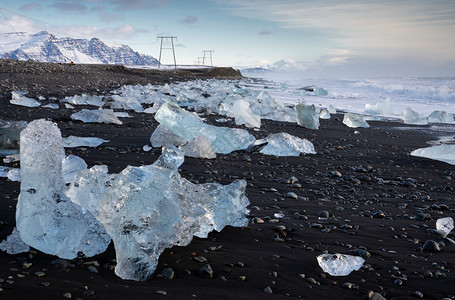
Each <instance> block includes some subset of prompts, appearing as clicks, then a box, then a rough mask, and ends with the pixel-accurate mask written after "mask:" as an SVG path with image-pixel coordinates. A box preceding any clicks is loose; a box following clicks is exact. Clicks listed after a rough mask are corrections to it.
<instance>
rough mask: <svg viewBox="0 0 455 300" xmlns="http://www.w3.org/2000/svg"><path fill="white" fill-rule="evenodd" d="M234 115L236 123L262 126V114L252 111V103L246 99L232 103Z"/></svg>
mask: <svg viewBox="0 0 455 300" xmlns="http://www.w3.org/2000/svg"><path fill="white" fill-rule="evenodd" d="M231 113H232V115H233V116H234V118H235V124H237V125H245V126H246V127H249V128H251V127H256V128H260V127H261V116H258V115H255V114H253V113H252V112H251V109H250V104H249V103H248V102H246V101H245V100H237V101H235V102H234V105H232V110H231Z"/></svg>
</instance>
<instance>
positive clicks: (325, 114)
mask: <svg viewBox="0 0 455 300" xmlns="http://www.w3.org/2000/svg"><path fill="white" fill-rule="evenodd" d="M319 118H320V119H325V120H328V119H330V113H329V111H328V110H327V109H325V108H323V109H321V113H320V114H319Z"/></svg>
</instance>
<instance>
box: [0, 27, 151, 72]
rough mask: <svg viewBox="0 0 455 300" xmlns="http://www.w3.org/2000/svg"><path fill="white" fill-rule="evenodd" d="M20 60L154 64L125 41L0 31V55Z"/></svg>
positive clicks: (147, 56) (45, 33) (44, 32)
mask: <svg viewBox="0 0 455 300" xmlns="http://www.w3.org/2000/svg"><path fill="white" fill-rule="evenodd" d="M4 54H6V55H7V56H8V57H9V58H13V59H19V60H29V59H31V60H36V61H43V62H57V63H69V62H70V61H72V62H74V63H86V64H121V65H156V64H157V63H158V61H157V60H156V59H155V58H154V57H152V56H150V55H144V54H140V53H138V52H135V51H134V50H133V49H131V48H130V47H128V46H126V45H122V44H116V43H109V44H106V43H104V42H102V41H101V40H100V39H97V38H92V39H91V40H85V39H73V38H57V37H55V36H54V35H52V34H50V33H48V32H46V31H41V32H39V33H37V34H27V33H24V32H19V33H0V55H2V56H3V55H4Z"/></svg>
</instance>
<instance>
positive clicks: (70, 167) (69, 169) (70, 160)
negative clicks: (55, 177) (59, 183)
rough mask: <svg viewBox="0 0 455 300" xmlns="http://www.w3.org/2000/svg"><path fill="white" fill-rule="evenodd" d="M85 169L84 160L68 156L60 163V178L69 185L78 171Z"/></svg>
mask: <svg viewBox="0 0 455 300" xmlns="http://www.w3.org/2000/svg"><path fill="white" fill-rule="evenodd" d="M85 169H87V163H86V162H85V160H83V159H82V158H80V157H79V156H76V155H72V154H70V155H68V156H67V157H65V158H64V159H63V161H62V176H63V181H65V183H70V182H71V181H72V180H73V178H74V175H76V173H77V172H79V171H80V170H85Z"/></svg>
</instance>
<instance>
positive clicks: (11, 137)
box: [0, 119, 27, 149]
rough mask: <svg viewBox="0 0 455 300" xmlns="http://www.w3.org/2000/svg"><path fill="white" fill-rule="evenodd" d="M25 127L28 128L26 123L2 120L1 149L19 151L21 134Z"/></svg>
mask: <svg viewBox="0 0 455 300" xmlns="http://www.w3.org/2000/svg"><path fill="white" fill-rule="evenodd" d="M25 127H27V122H25V121H5V120H1V119H0V149H19V139H20V134H21V131H22V130H24V128H25Z"/></svg>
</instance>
